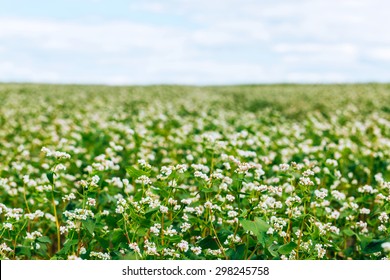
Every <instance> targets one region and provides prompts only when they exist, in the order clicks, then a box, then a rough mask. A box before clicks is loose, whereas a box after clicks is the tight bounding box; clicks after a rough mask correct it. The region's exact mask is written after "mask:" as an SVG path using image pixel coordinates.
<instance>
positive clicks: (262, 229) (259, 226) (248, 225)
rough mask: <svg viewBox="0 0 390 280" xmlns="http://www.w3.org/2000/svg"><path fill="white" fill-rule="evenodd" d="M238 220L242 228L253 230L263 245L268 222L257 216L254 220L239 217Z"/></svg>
mask: <svg viewBox="0 0 390 280" xmlns="http://www.w3.org/2000/svg"><path fill="white" fill-rule="evenodd" d="M240 222H241V225H242V227H243V228H244V230H248V231H251V232H253V234H254V235H255V236H256V237H257V240H258V242H259V243H261V244H262V245H263V246H264V245H265V241H266V240H267V234H266V232H267V230H268V229H269V228H270V225H269V224H267V223H266V222H265V221H263V220H262V219H260V218H258V217H256V218H255V220H254V221H250V220H244V219H241V220H240Z"/></svg>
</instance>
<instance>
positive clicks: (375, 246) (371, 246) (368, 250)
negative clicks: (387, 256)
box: [363, 239, 386, 254]
mask: <svg viewBox="0 0 390 280" xmlns="http://www.w3.org/2000/svg"><path fill="white" fill-rule="evenodd" d="M384 242H386V240H385V239H382V240H377V239H374V240H372V241H371V242H370V243H368V244H367V246H365V247H364V248H363V253H365V254H372V253H376V252H381V251H382V250H383V248H382V244H383V243H384Z"/></svg>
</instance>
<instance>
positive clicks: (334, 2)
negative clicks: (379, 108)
mask: <svg viewBox="0 0 390 280" xmlns="http://www.w3.org/2000/svg"><path fill="white" fill-rule="evenodd" d="M102 3H103V1H100V4H102ZM128 7H129V11H131V12H136V13H137V14H138V15H140V17H142V15H145V14H146V15H147V16H145V18H144V20H143V21H138V22H137V21H136V20H132V19H130V18H127V19H125V18H122V19H121V20H119V19H117V20H113V19H112V18H106V19H104V18H102V19H101V20H100V21H98V20H97V18H95V22H92V21H91V20H90V19H88V20H85V19H83V18H79V19H77V20H60V19H55V16H54V15H53V17H52V18H51V19H42V18H34V17H23V18H22V17H13V18H0V46H1V47H0V61H2V63H1V64H0V75H1V77H2V79H6V80H7V79H8V80H12V79H14V80H20V81H22V80H26V81H39V80H40V79H41V80H42V81H58V82H62V81H64V82H72V81H74V82H81V83H83V82H85V83H91V82H98V83H110V84H111V83H114V84H115V83H157V82H158V83H162V82H167V83H168V82H169V83H193V84H208V83H218V84H221V83H243V82H248V83H256V82H284V81H293V82H299V81H305V82H310V81H311V82H316V81H327V82H330V81H332V80H334V81H337V82H339V81H354V79H355V80H356V79H362V77H363V76H362V75H363V74H361V73H364V75H366V76H364V77H363V78H366V79H367V80H375V77H380V79H381V80H386V78H387V79H390V74H389V73H387V72H384V69H386V67H384V66H388V62H389V60H390V33H388V32H387V26H390V18H389V17H388V16H387V13H388V10H389V9H390V2H389V1H386V0H343V1H339V0H328V1H320V0H297V1H287V0H275V1H260V0H245V1H242V0H213V1H209V0H207V1H206V0H198V1H190V0H180V1H179V0H167V1H153V0H152V1H132V3H131V4H129V6H128ZM91 16H92V18H93V15H91ZM159 16H161V17H163V18H169V19H170V20H169V21H168V23H164V24H159V23H158V22H159V21H158V19H159ZM151 17H153V19H155V20H151V21H150V22H148V23H145V22H147V19H148V18H151ZM156 22H157V23H156ZM375 66H378V67H375ZM378 79H379V78H378Z"/></svg>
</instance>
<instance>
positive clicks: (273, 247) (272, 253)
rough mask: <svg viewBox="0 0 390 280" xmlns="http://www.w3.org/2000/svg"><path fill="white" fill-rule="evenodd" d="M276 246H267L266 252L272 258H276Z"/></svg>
mask: <svg viewBox="0 0 390 280" xmlns="http://www.w3.org/2000/svg"><path fill="white" fill-rule="evenodd" d="M278 247H279V246H278V245H277V244H272V245H270V246H268V252H269V253H270V254H271V255H272V256H273V257H278V256H279V254H278Z"/></svg>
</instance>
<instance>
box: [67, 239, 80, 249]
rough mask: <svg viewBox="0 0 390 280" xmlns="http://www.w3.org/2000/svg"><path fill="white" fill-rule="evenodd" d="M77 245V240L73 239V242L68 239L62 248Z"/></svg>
mask: <svg viewBox="0 0 390 280" xmlns="http://www.w3.org/2000/svg"><path fill="white" fill-rule="evenodd" d="M78 243H79V241H78V240H77V239H74V240H70V239H68V240H66V242H65V243H64V247H69V248H70V247H71V246H73V245H76V244H78Z"/></svg>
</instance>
